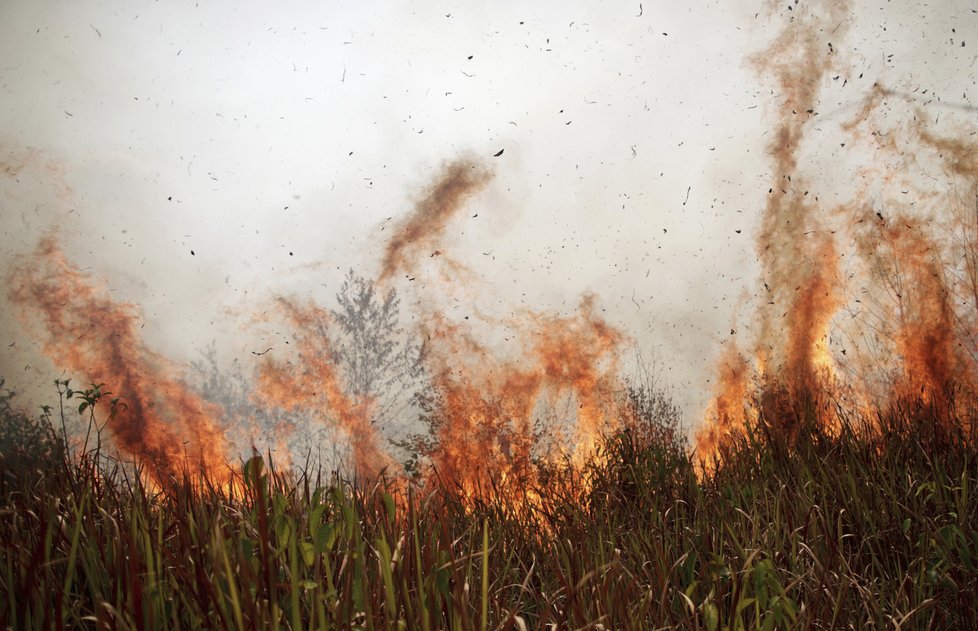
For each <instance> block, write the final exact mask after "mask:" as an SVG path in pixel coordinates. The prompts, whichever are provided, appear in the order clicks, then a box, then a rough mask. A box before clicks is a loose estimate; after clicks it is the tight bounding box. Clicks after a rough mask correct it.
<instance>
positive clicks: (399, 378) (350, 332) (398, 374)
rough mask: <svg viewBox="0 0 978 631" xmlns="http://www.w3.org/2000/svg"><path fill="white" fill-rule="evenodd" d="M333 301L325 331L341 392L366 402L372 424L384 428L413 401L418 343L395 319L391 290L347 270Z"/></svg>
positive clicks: (417, 378) (417, 375) (395, 299)
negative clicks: (342, 386) (340, 376)
mask: <svg viewBox="0 0 978 631" xmlns="http://www.w3.org/2000/svg"><path fill="white" fill-rule="evenodd" d="M336 303H337V307H336V308H335V309H333V310H331V314H332V319H333V322H332V326H331V327H330V329H329V332H330V338H331V342H332V346H333V353H334V357H333V360H334V361H335V362H336V363H337V365H339V367H340V370H341V372H342V374H343V378H344V382H345V386H346V392H347V394H348V395H349V396H350V397H352V398H354V399H355V400H357V402H358V403H367V402H370V404H371V405H369V406H365V409H366V408H367V407H369V409H370V410H371V419H370V421H371V423H373V424H378V425H381V426H382V427H385V428H388V427H390V425H391V424H392V423H394V422H395V421H396V420H397V419H398V418H399V417H403V416H404V413H405V411H406V410H407V409H408V407H409V406H410V405H411V403H412V396H413V393H414V391H415V389H416V387H417V385H418V383H419V381H420V378H421V374H422V370H423V367H422V362H421V347H420V345H418V344H414V343H412V342H411V340H410V337H409V336H408V335H407V334H406V333H405V331H404V329H403V328H401V326H400V323H399V322H398V318H399V307H400V298H398V296H397V292H396V291H395V290H394V289H388V290H387V292H386V293H382V292H381V290H380V289H379V288H378V287H377V285H376V284H375V283H374V281H372V280H370V279H367V278H364V277H362V276H358V275H357V274H356V273H355V272H354V270H353V269H350V271H349V272H347V275H346V278H345V279H344V281H343V285H342V286H341V287H340V289H339V291H338V292H337V293H336Z"/></svg>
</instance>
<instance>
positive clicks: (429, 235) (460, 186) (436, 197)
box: [379, 159, 492, 282]
mask: <svg viewBox="0 0 978 631" xmlns="http://www.w3.org/2000/svg"><path fill="white" fill-rule="evenodd" d="M491 178H492V172H491V171H490V170H488V169H486V168H485V167H484V166H483V165H481V164H479V163H477V162H474V161H472V160H468V159H459V160H456V161H454V162H451V163H449V164H447V165H446V166H445V167H444V168H443V172H442V174H441V175H440V176H439V177H438V179H437V180H436V181H435V183H434V184H433V185H432V187H431V189H430V190H429V191H428V194H427V195H426V196H425V197H423V198H422V199H421V200H420V201H419V202H418V203H417V205H416V206H415V208H414V211H413V212H412V213H411V214H410V215H408V216H407V217H405V218H404V220H403V221H401V222H399V223H398V224H397V225H396V226H395V227H394V234H393V236H391V237H390V239H389V240H388V241H387V245H386V247H385V248H384V257H383V260H382V261H381V267H380V276H379V280H380V281H381V282H383V281H386V280H389V279H390V278H391V277H392V276H393V275H394V274H399V273H405V272H408V271H410V270H411V269H412V268H413V266H414V265H415V264H416V263H417V260H418V259H423V258H425V257H431V256H440V255H441V254H442V252H441V250H439V249H438V245H439V239H440V238H441V237H442V236H443V235H444V234H445V230H446V228H447V225H448V222H449V221H450V220H451V219H452V218H453V217H454V216H455V214H456V213H457V212H458V210H459V208H460V207H461V205H462V204H463V203H465V200H467V199H468V198H469V197H471V196H472V195H474V194H475V193H477V192H478V191H479V190H481V189H482V188H483V187H485V185H486V184H488V182H489V180H490V179H491Z"/></svg>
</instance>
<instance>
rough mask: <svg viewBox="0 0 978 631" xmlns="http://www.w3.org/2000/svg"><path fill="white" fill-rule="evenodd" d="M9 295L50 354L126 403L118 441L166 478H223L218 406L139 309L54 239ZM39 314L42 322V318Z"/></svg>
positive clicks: (14, 278) (112, 427)
mask: <svg viewBox="0 0 978 631" xmlns="http://www.w3.org/2000/svg"><path fill="white" fill-rule="evenodd" d="M8 282H9V284H10V296H11V299H12V300H13V301H14V302H15V303H16V304H18V305H19V306H20V307H21V308H22V310H23V315H22V318H23V320H24V322H25V324H27V325H28V326H33V327H34V328H35V329H39V331H38V332H39V334H40V337H41V338H42V339H43V340H44V342H43V349H44V352H45V354H46V355H47V356H48V357H50V358H51V359H52V360H53V361H54V362H56V363H57V364H59V365H61V366H64V367H66V368H68V369H69V370H71V371H72V372H75V373H80V374H83V375H87V376H89V377H90V378H91V379H94V380H100V381H104V382H105V384H106V387H107V388H108V389H111V390H112V392H113V393H114V394H116V395H118V396H119V397H121V401H122V403H124V406H120V407H118V408H117V413H116V414H115V415H113V416H110V417H109V418H108V420H107V425H106V427H107V429H108V431H109V432H110V433H111V437H112V439H113V441H114V443H115V445H116V446H117V447H118V448H119V449H120V450H122V451H123V452H124V453H126V454H128V455H129V456H131V457H132V458H134V459H135V460H136V461H137V462H138V463H139V464H143V465H146V466H147V468H148V471H149V473H150V474H151V476H152V478H153V479H154V480H155V481H156V482H158V483H161V484H163V485H165V484H166V483H167V481H169V480H170V479H171V478H173V477H180V476H181V475H182V474H183V473H193V474H194V475H196V472H197V471H199V470H202V471H203V472H204V473H205V474H206V475H207V476H208V479H209V480H210V481H211V482H215V483H222V481H223V480H224V479H225V477H226V475H227V473H228V470H227V467H226V453H225V440H224V433H223V430H222V428H221V426H220V423H219V422H218V420H217V419H218V418H219V417H220V412H221V411H220V409H219V408H218V407H217V406H215V405H213V404H211V403H208V402H205V401H204V400H203V399H201V398H200V397H199V396H197V395H196V394H194V393H193V392H192V391H191V390H190V389H189V388H188V387H187V386H186V384H185V383H184V382H183V381H182V380H181V379H180V378H179V377H177V376H176V370H175V368H174V367H173V366H172V365H171V364H170V363H169V362H168V361H167V360H166V359H164V358H163V357H161V356H160V355H158V354H157V353H155V352H153V351H151V350H149V349H148V348H147V347H146V345H145V344H144V343H143V341H142V339H141V338H140V336H139V333H138V330H139V323H138V321H139V319H140V316H139V312H138V309H137V308H136V307H135V306H133V305H131V304H128V303H118V302H115V301H114V300H112V299H111V298H110V297H109V295H108V291H107V290H106V288H105V287H104V286H101V285H99V284H97V283H95V282H93V281H92V280H91V279H90V278H88V277H87V276H86V275H85V274H83V273H82V272H81V271H80V270H79V269H78V268H76V267H73V266H72V265H70V264H69V263H68V262H67V260H66V259H65V257H64V254H63V253H62V252H61V250H60V249H59V248H58V244H57V243H56V241H55V240H54V239H52V238H45V239H43V240H42V241H41V242H40V244H39V245H38V248H37V250H36V252H35V253H34V255H33V256H32V257H30V260H28V261H26V262H25V263H23V264H22V265H19V266H17V267H15V268H14V269H12V270H11V272H10V274H9V275H8ZM37 316H39V321H38V319H37Z"/></svg>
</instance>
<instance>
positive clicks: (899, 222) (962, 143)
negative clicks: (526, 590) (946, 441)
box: [696, 0, 978, 460]
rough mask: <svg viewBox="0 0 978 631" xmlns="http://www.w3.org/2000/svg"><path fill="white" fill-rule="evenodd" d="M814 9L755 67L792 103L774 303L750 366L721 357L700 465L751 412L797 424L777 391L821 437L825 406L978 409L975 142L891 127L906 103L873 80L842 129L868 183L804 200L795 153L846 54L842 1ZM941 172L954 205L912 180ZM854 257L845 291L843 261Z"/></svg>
mask: <svg viewBox="0 0 978 631" xmlns="http://www.w3.org/2000/svg"><path fill="white" fill-rule="evenodd" d="M811 6H812V8H811V10H810V11H809V12H808V13H807V14H804V13H803V12H801V11H795V12H793V15H792V17H791V19H790V21H789V22H788V23H787V25H786V26H785V27H784V29H783V30H782V31H781V32H780V33H779V34H778V35H777V36H776V38H775V39H774V41H773V43H772V44H771V46H770V47H768V48H767V49H766V50H765V51H763V52H762V53H761V54H760V55H758V56H757V57H756V58H755V65H756V67H757V68H758V69H759V70H760V71H762V72H763V73H765V74H767V75H770V76H773V78H774V79H775V81H776V85H777V88H778V93H779V94H780V95H781V96H780V97H779V98H781V99H783V100H782V101H781V103H780V105H779V107H778V122H777V134H776V136H775V139H774V141H773V142H772V143H771V145H770V147H769V151H770V155H771V160H772V165H773V174H772V175H773V181H772V185H771V191H770V195H769V198H768V203H767V206H766V208H765V210H764V214H763V220H762V226H761V231H760V234H759V238H758V258H759V261H760V263H761V267H762V274H763V281H764V286H765V290H766V292H765V294H764V300H763V304H762V305H761V307H760V308H759V311H758V314H757V319H758V322H759V325H760V326H759V327H758V329H757V340H756V341H755V345H754V356H753V370H752V369H751V367H750V360H749V359H744V358H742V357H741V356H740V355H739V354H737V353H736V351H735V350H734V347H730V350H728V352H727V354H726V355H725V356H724V359H723V361H722V362H721V373H720V374H721V379H720V382H719V385H718V390H717V392H716V393H715V394H714V399H713V401H712V402H711V403H710V405H709V406H708V409H707V411H706V415H705V419H704V421H705V423H704V425H703V426H702V428H701V429H700V431H699V432H698V434H697V441H696V442H697V451H698V454H699V456H700V457H701V458H703V459H705V460H709V459H710V458H711V457H712V456H713V455H716V454H717V453H720V452H722V450H723V447H724V445H725V444H727V443H729V441H730V439H731V438H733V437H736V436H737V435H739V434H741V433H742V430H743V428H744V424H745V423H746V422H747V420H748V412H746V411H745V410H755V412H754V413H755V414H756V413H757V412H761V413H764V414H766V415H768V417H769V420H772V421H776V423H775V426H778V425H780V426H784V424H785V423H788V422H789V419H790V418H793V417H792V415H791V414H788V413H787V411H786V410H785V409H784V408H783V405H782V404H783V402H784V397H783V396H781V394H779V393H786V394H787V395H788V396H789V399H790V400H792V401H796V402H799V401H810V402H813V403H815V411H816V416H817V421H818V422H819V423H821V424H822V425H823V426H826V427H832V426H833V425H834V424H835V423H836V422H837V420H838V419H836V418H835V416H834V415H833V412H832V411H831V408H830V406H829V405H828V404H827V399H828V398H834V399H836V400H839V399H845V400H846V401H847V402H848V403H849V404H850V405H851V406H852V407H853V408H855V409H858V408H860V406H869V407H870V409H873V408H875V409H877V410H878V409H883V408H886V407H887V406H889V405H891V404H893V403H897V402H899V401H900V400H904V399H907V398H911V399H915V400H918V401H922V402H925V403H928V404H933V405H936V406H937V409H939V410H943V411H944V413H945V415H946V416H948V418H951V417H955V418H957V416H956V415H958V414H959V413H960V412H962V410H963V409H964V406H973V405H974V403H975V402H976V398H975V395H976V392H978V388H976V385H978V383H976V382H978V379H976V367H978V362H976V360H978V345H976V341H978V221H976V219H975V217H976V216H978V215H975V214H974V213H973V212H962V210H963V209H967V208H969V202H962V201H961V200H962V197H958V198H957V199H955V195H960V191H961V190H963V191H965V195H964V196H963V199H966V200H967V199H969V198H968V195H970V196H971V199H978V197H976V196H975V194H976V193H978V188H976V184H975V182H976V181H978V160H976V159H975V157H974V155H975V149H976V146H975V145H974V143H972V142H969V141H967V140H964V139H963V138H965V137H966V134H961V136H960V137H951V138H946V137H943V136H940V135H938V134H937V133H936V132H934V131H932V130H931V129H930V128H929V123H928V122H927V121H928V120H930V117H927V116H924V115H923V114H922V112H921V111H920V110H919V108H914V109H913V110H912V111H911V116H910V117H909V123H908V124H905V125H900V124H898V123H892V122H890V121H887V120H886V115H885V114H882V115H881V114H880V112H881V110H882V107H883V106H884V105H885V104H886V102H887V100H888V99H889V100H892V101H898V102H899V101H910V102H912V98H911V97H910V96H908V95H904V94H900V93H897V92H894V91H891V90H887V89H885V88H883V87H881V86H879V85H874V86H873V87H872V89H871V90H869V91H868V93H867V95H866V97H865V98H864V99H863V102H862V105H861V107H860V108H859V109H858V111H857V113H856V115H855V117H854V118H853V119H852V120H850V121H849V122H847V123H845V124H843V125H842V126H841V132H842V133H843V134H845V135H846V140H847V143H841V146H847V145H848V147H849V149H848V150H849V151H852V152H853V155H858V156H860V157H866V156H868V157H869V158H870V160H869V162H868V164H867V165H866V166H864V167H863V168H861V169H860V170H859V176H860V178H859V181H858V182H861V183H858V182H857V181H853V182H847V183H846V186H847V187H851V188H852V189H854V190H855V201H853V202H851V203H846V204H843V205H841V206H839V207H837V208H826V207H823V206H822V205H820V203H819V201H818V198H817V197H816V196H810V195H809V194H808V192H809V191H808V183H807V178H806V175H805V167H806V165H805V164H804V163H802V162H801V160H800V159H799V155H800V150H801V148H802V145H803V143H804V142H805V141H806V139H807V135H808V131H809V128H810V124H811V123H810V120H811V118H812V116H814V112H815V109H816V108H817V106H818V97H819V90H820V86H821V85H822V83H823V82H824V79H825V76H826V73H827V72H828V71H829V70H830V69H832V68H833V66H834V65H835V64H836V61H835V59H834V57H835V55H836V51H837V50H838V47H837V45H836V46H833V45H832V44H831V42H830V41H829V34H831V37H832V38H833V39H836V40H837V39H838V38H839V37H840V36H841V35H842V33H843V31H844V30H845V25H846V24H847V15H846V13H847V11H848V3H846V2H832V1H829V0H826V1H824V2H821V3H814V4H813V5H811ZM883 130H885V132H884V131H883ZM860 152H861V153H860ZM935 153H936V156H935V155H934V154H935ZM929 160H930V161H931V162H928V161H929ZM933 161H936V163H937V165H938V167H939V170H941V171H943V172H944V173H946V174H949V175H948V177H949V187H948V190H949V191H951V193H954V194H955V195H952V194H949V193H948V190H945V191H933V188H934V187H933V183H927V182H920V181H919V176H918V175H916V174H915V173H914V169H915V168H916V169H920V171H921V172H923V171H925V170H926V168H925V167H924V165H926V164H933ZM822 184H825V183H822ZM896 185H899V187H900V188H901V189H902V190H901V191H900V192H901V194H902V195H907V194H910V193H913V194H914V195H915V197H914V198H912V199H913V200H914V201H913V202H912V203H910V202H905V201H902V200H901V201H891V200H892V199H893V195H892V191H893V188H894V187H895V186H896ZM902 199H903V200H906V199H910V198H907V197H903V198H902ZM869 200H873V201H869ZM881 200H882V201H881ZM972 210H973V209H972ZM840 252H841V254H840ZM846 254H850V255H851V256H850V259H849V261H848V263H847V266H846V268H847V269H846V272H847V276H846V279H845V281H844V280H843V279H842V277H841V274H840V261H841V259H842V257H843V256H845V255H846ZM843 309H845V310H843ZM833 334H836V335H837V336H838V338H839V339H840V340H845V341H846V343H845V345H844V346H843V347H841V348H839V350H838V351H836V352H835V353H833V352H831V350H830V348H829V341H830V339H831V336H832V335H833ZM837 353H841V354H842V355H841V356H840V355H839V354H837ZM840 362H842V363H840ZM731 366H733V368H731ZM867 416H868V417H870V418H871V417H872V415H867ZM867 422H871V421H867ZM786 429H787V430H788V431H789V432H792V431H796V429H797V428H792V427H787V428H786Z"/></svg>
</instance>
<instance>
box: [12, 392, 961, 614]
mask: <svg viewBox="0 0 978 631" xmlns="http://www.w3.org/2000/svg"><path fill="white" fill-rule="evenodd" d="M788 414H789V416H788V417H786V418H780V419H776V422H774V421H773V420H772V421H771V422H762V423H761V424H760V425H759V426H757V427H754V428H752V431H751V433H750V434H749V435H748V436H746V437H745V438H744V439H743V440H742V441H741V442H740V443H738V444H736V445H733V446H732V447H731V449H730V450H729V452H728V453H727V454H726V455H725V459H724V461H723V462H722V463H721V464H720V465H719V466H718V468H717V470H716V471H715V473H714V474H713V475H712V476H709V477H706V478H704V479H702V480H701V479H700V478H699V477H698V476H697V472H696V468H695V466H694V463H693V462H692V461H691V460H690V458H689V457H688V456H687V455H686V454H685V452H684V450H683V449H681V448H680V447H678V446H676V445H672V446H669V445H667V446H661V445H659V446H657V445H649V444H637V443H638V442H639V441H637V440H636V439H635V438H633V436H632V434H631V433H624V434H621V435H618V436H615V437H612V438H611V439H609V440H608V442H607V444H606V446H605V450H604V454H605V456H606V457H605V458H604V459H603V460H602V464H595V465H593V466H591V467H590V468H589V469H588V470H587V471H586V472H584V473H583V474H579V475H574V474H572V473H571V472H568V471H566V470H562V469H561V468H560V467H552V468H550V469H548V471H546V475H544V476H542V477H541V480H542V482H541V487H540V488H539V489H537V492H538V493H539V494H540V496H541V499H540V501H539V502H538V503H534V504H527V503H521V502H519V501H512V498H507V497H504V496H502V495H501V494H499V493H497V494H493V493H488V494H487V497H488V499H485V500H484V501H481V502H479V503H477V504H476V505H467V504H466V503H464V502H463V501H461V499H460V498H459V497H458V496H457V495H456V494H454V493H452V492H451V491H450V490H446V489H441V490H439V491H438V492H427V493H424V492H421V491H420V490H419V489H416V488H412V487H405V486H403V485H399V484H393V483H383V482H381V483H375V484H371V485H362V484H358V483H354V482H350V481H346V480H340V479H335V478H332V479H321V478H317V477H314V475H313V474H310V473H298V474H296V473H288V474H286V473H279V472H276V471H274V470H273V469H272V467H271V466H270V465H268V464H267V463H264V462H263V461H262V460H260V459H253V460H250V461H249V462H248V463H247V464H246V465H245V466H244V467H242V468H241V469H240V471H239V474H238V475H239V476H240V477H239V482H240V484H241V488H242V489H243V490H242V491H241V492H240V493H237V494H236V495H235V496H233V497H231V496H229V495H228V494H227V493H225V492H223V491H222V490H221V489H218V488H209V487H207V486H203V487H202V486H200V485H194V484H190V483H189V482H188V481H187V480H183V481H173V482H172V484H170V485H169V488H168V491H167V493H159V492H155V491H153V490H151V489H148V488H147V487H146V486H144V485H142V484H141V483H140V481H139V479H138V478H136V479H134V478H133V477H132V476H131V475H130V476H128V477H127V476H126V475H124V470H123V469H121V468H120V469H117V470H116V471H115V473H114V474H113V473H112V472H111V471H110V472H108V473H105V474H101V475H97V474H96V471H97V469H96V468H94V467H93V466H91V465H92V462H90V461H83V462H82V463H80V464H77V463H76V464H74V465H71V466H65V467H62V466H54V467H52V466H45V467H43V470H42V471H38V472H31V471H28V470H24V469H23V468H19V469H17V470H9V468H8V469H6V470H4V471H3V472H2V474H0V595H2V596H0V599H2V600H0V627H9V628H15V629H45V628H92V629H96V628H97V629H103V628H104V629H177V628H179V629H187V628H216V629H251V628H260V629H283V630H285V629H292V630H298V629H334V628H335V629H349V628H365V629H422V630H428V629H524V628H525V629H541V628H556V629H601V628H604V629H655V628H683V629H782V628H799V629H839V628H860V629H862V628H878V629H897V628H899V629H927V628H940V629H946V628H969V627H971V626H972V625H974V624H975V620H978V502H976V501H975V495H974V489H975V486H976V484H978V457H976V456H978V453H976V451H978V450H976V448H975V445H976V441H975V437H974V436H972V435H964V434H963V433H961V432H955V431H948V430H946V429H945V428H946V427H947V425H948V423H946V422H943V421H942V422H938V420H936V418H935V417H936V416H937V414H936V413H934V412H933V411H929V410H927V409H926V407H923V406H907V407H906V408H904V409H902V410H900V411H899V412H893V413H891V414H888V415H884V416H883V417H882V418H880V419H879V425H880V426H881V428H882V429H881V430H880V431H878V432H874V433H871V434H870V433H866V434H860V433H858V432H856V431H855V430H852V429H850V428H846V429H845V430H844V431H843V432H842V433H841V435H836V436H830V435H826V434H825V433H823V432H821V431H819V430H818V429H817V428H816V427H815V426H814V424H813V423H811V422H810V420H806V418H805V414H804V413H799V414H797V415H795V416H794V417H790V413H788ZM945 421H946V419H945ZM786 423H788V424H791V425H792V426H794V427H800V428H801V431H796V432H792V436H794V437H795V438H792V439H791V440H790V441H789V440H786V439H783V438H781V436H782V435H783V434H784V433H783V432H781V431H779V430H778V429H777V428H779V427H783V426H784V425H785V424H786ZM957 424H958V425H959V426H961V425H962V424H961V423H957ZM103 466H104V465H103Z"/></svg>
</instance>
